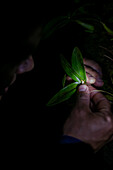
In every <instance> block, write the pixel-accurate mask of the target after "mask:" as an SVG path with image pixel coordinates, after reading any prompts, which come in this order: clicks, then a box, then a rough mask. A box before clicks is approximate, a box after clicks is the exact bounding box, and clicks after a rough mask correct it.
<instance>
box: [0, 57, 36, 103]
mask: <svg viewBox="0 0 113 170" xmlns="http://www.w3.org/2000/svg"><path fill="white" fill-rule="evenodd" d="M33 68H34V60H33V57H32V56H28V58H27V59H26V60H24V61H22V62H21V63H20V64H19V65H18V66H15V67H14V68H12V69H11V74H12V80H11V82H10V83H9V86H7V87H5V89H4V90H5V92H7V91H8V89H9V87H10V86H11V85H12V84H13V83H14V82H15V80H16V77H17V75H18V74H23V73H25V72H28V71H31V70H32V69H33ZM1 99H2V96H0V100H1Z"/></svg>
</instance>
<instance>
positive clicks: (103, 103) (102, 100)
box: [89, 86, 111, 114]
mask: <svg viewBox="0 0 113 170" xmlns="http://www.w3.org/2000/svg"><path fill="white" fill-rule="evenodd" d="M89 90H90V97H91V99H92V101H93V103H94V104H95V106H96V109H97V111H99V112H101V113H104V114H107V113H108V112H110V108H111V105H110V103H109V101H108V100H107V99H106V97H105V96H104V95H103V94H102V93H100V92H98V91H96V89H95V88H94V87H92V86H89Z"/></svg>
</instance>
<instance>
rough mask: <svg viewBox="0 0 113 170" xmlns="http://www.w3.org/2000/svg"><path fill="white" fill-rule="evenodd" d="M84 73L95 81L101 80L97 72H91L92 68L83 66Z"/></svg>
mask: <svg viewBox="0 0 113 170" xmlns="http://www.w3.org/2000/svg"><path fill="white" fill-rule="evenodd" d="M85 71H86V73H88V74H90V75H91V76H92V77H94V78H95V79H101V77H100V75H99V73H97V71H95V70H93V69H92V68H89V67H86V66H85Z"/></svg>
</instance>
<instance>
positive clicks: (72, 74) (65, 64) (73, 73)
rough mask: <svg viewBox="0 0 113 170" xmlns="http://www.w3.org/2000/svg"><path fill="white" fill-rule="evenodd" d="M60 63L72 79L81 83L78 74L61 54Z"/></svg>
mask: <svg viewBox="0 0 113 170" xmlns="http://www.w3.org/2000/svg"><path fill="white" fill-rule="evenodd" d="M61 64H62V67H63V69H64V70H65V72H66V73H67V75H68V76H69V77H71V78H72V79H73V80H74V81H77V82H79V83H81V80H80V75H79V74H78V73H77V72H76V71H75V70H74V69H73V68H72V67H71V65H70V64H69V63H68V61H67V60H66V59H65V57H64V56H61Z"/></svg>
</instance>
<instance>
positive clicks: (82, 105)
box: [76, 85, 90, 113]
mask: <svg viewBox="0 0 113 170" xmlns="http://www.w3.org/2000/svg"><path fill="white" fill-rule="evenodd" d="M89 105H90V93H89V88H88V86H86V85H80V86H79V88H78V96H77V103H76V107H77V108H78V109H79V110H83V111H84V113H85V112H87V113H88V111H89Z"/></svg>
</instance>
